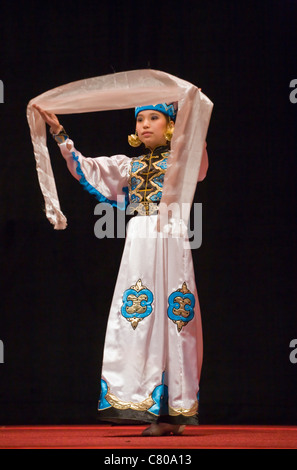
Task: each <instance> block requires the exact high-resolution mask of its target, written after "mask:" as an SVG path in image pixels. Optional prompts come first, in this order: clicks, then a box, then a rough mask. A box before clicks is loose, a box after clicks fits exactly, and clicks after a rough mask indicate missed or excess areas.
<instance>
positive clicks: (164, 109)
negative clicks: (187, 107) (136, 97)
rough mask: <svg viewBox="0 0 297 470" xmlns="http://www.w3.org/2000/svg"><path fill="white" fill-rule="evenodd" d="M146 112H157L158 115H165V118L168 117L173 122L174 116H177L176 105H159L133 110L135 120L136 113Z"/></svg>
mask: <svg viewBox="0 0 297 470" xmlns="http://www.w3.org/2000/svg"><path fill="white" fill-rule="evenodd" d="M146 110H153V111H159V112H160V113H163V114H166V116H169V117H170V119H172V120H173V121H175V119H176V114H177V103H170V104H167V103H160V104H151V105H148V106H138V107H137V108H135V118H137V115H138V113H140V111H146Z"/></svg>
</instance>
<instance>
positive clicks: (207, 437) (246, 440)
mask: <svg viewBox="0 0 297 470" xmlns="http://www.w3.org/2000/svg"><path fill="white" fill-rule="evenodd" d="M143 429H144V426H109V425H98V426H1V427H0V449H105V450H108V449H297V426H296V427H295V426H198V427H196V426H188V427H187V428H186V431H185V432H184V434H183V435H182V436H162V437H142V436H141V432H142V430H143Z"/></svg>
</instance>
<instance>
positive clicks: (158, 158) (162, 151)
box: [129, 146, 169, 215]
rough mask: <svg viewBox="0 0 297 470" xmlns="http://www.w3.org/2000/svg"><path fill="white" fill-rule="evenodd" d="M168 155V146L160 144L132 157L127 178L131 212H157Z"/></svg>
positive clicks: (150, 213)
mask: <svg viewBox="0 0 297 470" xmlns="http://www.w3.org/2000/svg"><path fill="white" fill-rule="evenodd" d="M168 156H169V147H168V146H161V147H157V148H155V149H154V150H153V151H152V152H151V153H148V154H146V155H141V156H140V157H136V158H133V159H132V162H131V167H130V178H129V197H130V206H131V212H134V211H137V212H139V214H141V215H152V214H155V213H157V211H158V204H159V202H160V201H161V197H162V190H163V183H164V175H165V172H166V170H167V159H168Z"/></svg>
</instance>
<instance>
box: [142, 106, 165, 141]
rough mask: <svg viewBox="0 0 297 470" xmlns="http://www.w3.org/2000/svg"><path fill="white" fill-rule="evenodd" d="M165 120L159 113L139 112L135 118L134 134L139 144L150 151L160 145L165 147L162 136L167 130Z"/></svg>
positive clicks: (150, 111)
mask: <svg viewBox="0 0 297 470" xmlns="http://www.w3.org/2000/svg"><path fill="white" fill-rule="evenodd" d="M167 124H168V122H167V119H166V117H165V115H164V114H163V113H160V112H159V111H152V110H145V111H141V112H140V113H139V114H138V115H137V118H136V132H137V134H138V137H139V139H140V140H141V142H142V143H143V144H144V145H145V146H146V147H148V148H150V149H151V150H154V149H155V148H156V147H159V146H160V145H166V138H165V136H164V134H165V132H166V129H167Z"/></svg>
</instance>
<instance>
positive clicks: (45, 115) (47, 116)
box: [33, 104, 63, 134]
mask: <svg viewBox="0 0 297 470" xmlns="http://www.w3.org/2000/svg"><path fill="white" fill-rule="evenodd" d="M33 107H34V108H35V109H37V111H38V112H39V114H40V116H41V117H42V119H43V120H44V121H45V122H46V123H47V124H48V125H49V126H50V128H51V130H52V132H53V134H58V133H59V132H60V131H61V130H62V128H63V126H62V125H61V124H60V122H59V119H58V118H57V116H56V115H55V114H53V113H49V112H48V111H45V110H44V109H42V108H41V107H40V106H38V105H37V104H33Z"/></svg>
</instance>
